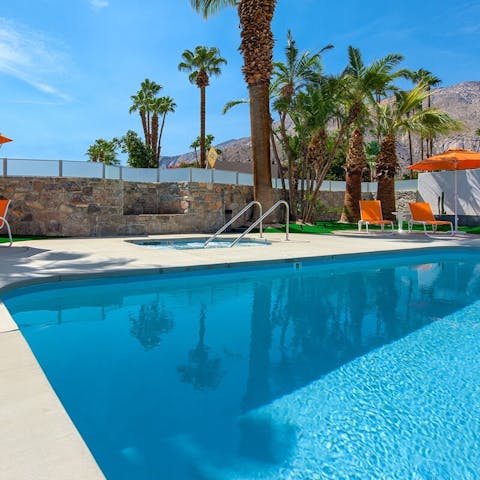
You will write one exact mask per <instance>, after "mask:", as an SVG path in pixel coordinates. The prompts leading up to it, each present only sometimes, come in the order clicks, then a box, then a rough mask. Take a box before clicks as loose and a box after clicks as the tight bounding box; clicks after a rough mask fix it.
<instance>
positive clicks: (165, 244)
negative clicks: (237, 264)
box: [128, 238, 271, 250]
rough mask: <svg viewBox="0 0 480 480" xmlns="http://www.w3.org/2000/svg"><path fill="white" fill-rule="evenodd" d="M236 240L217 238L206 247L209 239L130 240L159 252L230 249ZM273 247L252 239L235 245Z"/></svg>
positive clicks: (268, 243) (246, 239) (263, 241)
mask: <svg viewBox="0 0 480 480" xmlns="http://www.w3.org/2000/svg"><path fill="white" fill-rule="evenodd" d="M234 240H235V239H234V238H231V239H225V238H215V239H214V240H212V241H211V242H209V244H208V245H207V246H206V247H205V242H206V241H207V238H188V239H173V240H128V241H129V242H130V243H134V244H135V245H140V246H142V247H147V248H155V249H157V250H192V249H203V248H229V247H230V246H231V245H232V242H233V241H234ZM267 245H271V243H270V242H268V241H267V240H263V239H259V240H254V239H251V238H242V239H241V240H239V241H238V243H236V244H235V246H236V247H259V246H267Z"/></svg>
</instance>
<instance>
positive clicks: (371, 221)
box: [358, 200, 394, 233]
mask: <svg viewBox="0 0 480 480" xmlns="http://www.w3.org/2000/svg"><path fill="white" fill-rule="evenodd" d="M360 218H361V220H359V221H358V231H359V232H361V231H362V225H363V224H365V228H366V230H367V233H368V226H369V225H380V226H381V228H382V232H383V229H384V227H385V225H390V227H392V233H393V231H394V230H393V222H392V221H391V220H384V219H383V216H382V204H381V202H380V200H360Z"/></svg>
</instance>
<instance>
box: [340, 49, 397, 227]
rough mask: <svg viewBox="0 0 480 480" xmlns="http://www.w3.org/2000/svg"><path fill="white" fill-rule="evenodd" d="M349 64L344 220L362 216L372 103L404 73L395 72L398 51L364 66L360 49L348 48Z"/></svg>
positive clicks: (357, 218) (347, 75)
mask: <svg viewBox="0 0 480 480" xmlns="http://www.w3.org/2000/svg"><path fill="white" fill-rule="evenodd" d="M348 57H349V64H348V66H347V68H346V69H345V71H344V73H343V75H344V76H345V78H346V80H347V84H348V94H347V95H348V97H349V102H348V103H349V109H350V112H351V113H352V115H351V125H352V126H353V127H354V129H353V133H352V135H351V137H350V142H349V148H348V153H347V161H346V164H345V172H346V187H345V198H344V202H343V211H342V215H341V218H340V221H341V222H357V221H358V220H359V219H360V210H359V201H360V200H361V199H362V173H363V171H364V170H365V169H366V168H367V162H366V157H365V150H364V140H363V134H364V129H365V125H366V124H367V122H368V117H369V110H368V109H369V106H371V105H373V104H375V103H378V102H379V101H380V99H381V97H382V96H383V95H385V94H386V93H387V92H388V91H391V90H392V89H393V86H392V81H393V80H394V79H395V78H397V77H398V76H399V75H401V74H402V71H401V70H400V71H394V69H395V67H396V66H397V65H398V64H399V63H400V62H401V61H402V60H403V57H402V56H401V55H399V54H389V55H387V56H385V57H383V58H381V59H380V60H376V61H374V62H373V63H372V64H371V65H365V63H364V61H363V59H362V56H361V54H360V50H359V49H357V48H353V47H352V46H350V47H348Z"/></svg>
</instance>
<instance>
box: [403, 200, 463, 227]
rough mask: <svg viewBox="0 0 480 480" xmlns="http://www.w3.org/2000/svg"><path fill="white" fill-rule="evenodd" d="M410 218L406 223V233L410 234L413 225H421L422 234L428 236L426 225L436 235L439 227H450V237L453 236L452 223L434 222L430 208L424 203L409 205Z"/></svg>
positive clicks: (444, 221)
mask: <svg viewBox="0 0 480 480" xmlns="http://www.w3.org/2000/svg"><path fill="white" fill-rule="evenodd" d="M408 206H409V207H410V213H411V218H410V220H409V221H408V232H409V233H411V231H412V227H413V225H414V224H415V225H423V233H425V235H428V232H427V225H430V226H431V227H432V232H433V233H436V231H437V227H438V226H439V225H450V235H453V234H454V231H453V224H452V222H448V221H446V220H435V217H434V215H433V212H432V208H431V207H430V204H429V203H426V202H414V203H409V204H408Z"/></svg>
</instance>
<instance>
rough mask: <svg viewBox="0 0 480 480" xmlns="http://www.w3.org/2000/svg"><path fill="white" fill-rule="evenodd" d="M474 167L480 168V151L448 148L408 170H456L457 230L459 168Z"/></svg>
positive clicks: (456, 228)
mask: <svg viewBox="0 0 480 480" xmlns="http://www.w3.org/2000/svg"><path fill="white" fill-rule="evenodd" d="M472 168H480V153H479V152H473V151H471V150H463V149H461V148H455V149H452V150H447V151H446V152H444V153H440V154H438V155H434V156H433V157H429V158H425V159H424V160H422V161H420V162H418V163H415V164H413V165H410V166H409V167H408V170H417V171H421V172H434V171H439V170H454V171H455V199H454V200H455V202H454V205H455V231H457V230H458V215H457V205H458V193H457V170H469V169H472Z"/></svg>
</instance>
